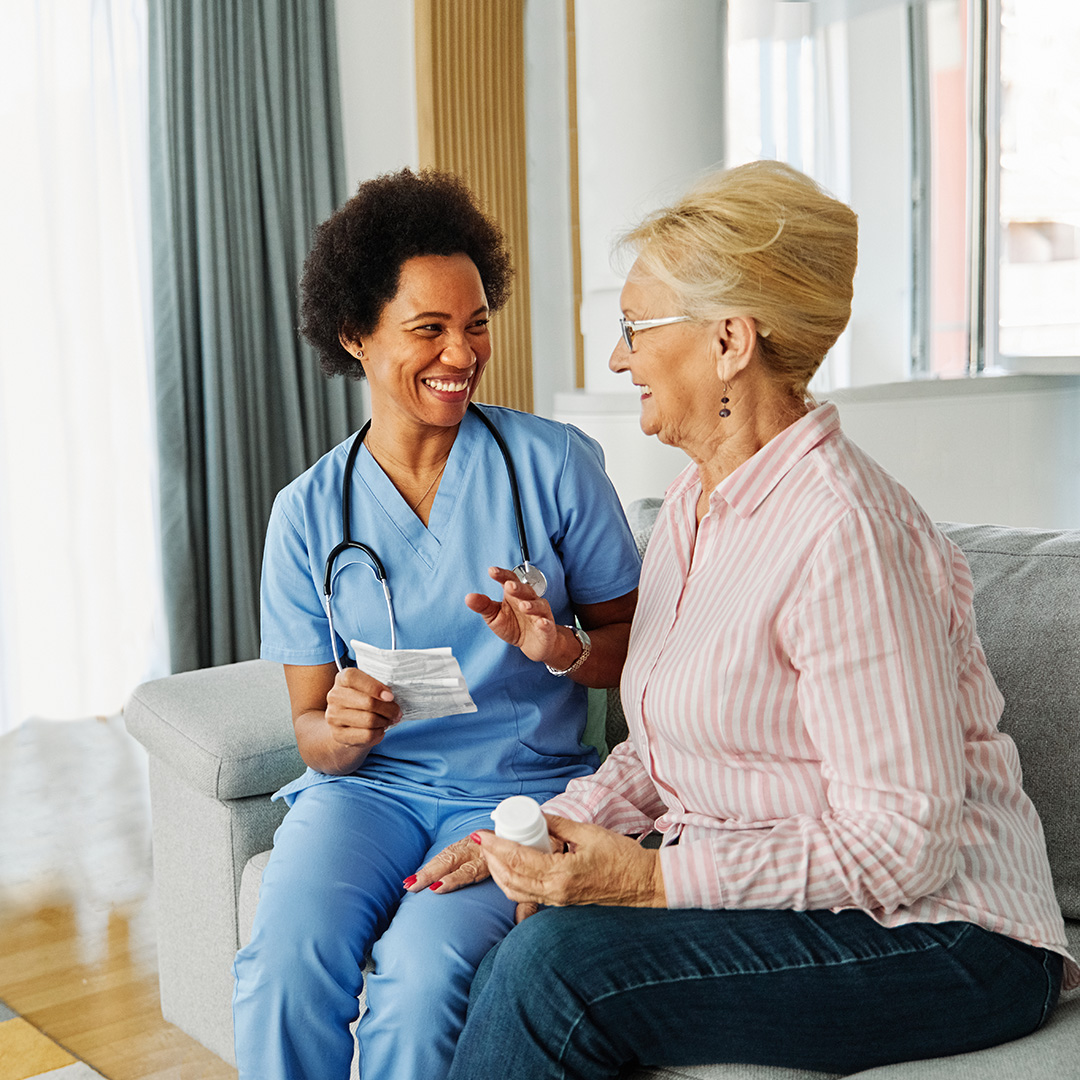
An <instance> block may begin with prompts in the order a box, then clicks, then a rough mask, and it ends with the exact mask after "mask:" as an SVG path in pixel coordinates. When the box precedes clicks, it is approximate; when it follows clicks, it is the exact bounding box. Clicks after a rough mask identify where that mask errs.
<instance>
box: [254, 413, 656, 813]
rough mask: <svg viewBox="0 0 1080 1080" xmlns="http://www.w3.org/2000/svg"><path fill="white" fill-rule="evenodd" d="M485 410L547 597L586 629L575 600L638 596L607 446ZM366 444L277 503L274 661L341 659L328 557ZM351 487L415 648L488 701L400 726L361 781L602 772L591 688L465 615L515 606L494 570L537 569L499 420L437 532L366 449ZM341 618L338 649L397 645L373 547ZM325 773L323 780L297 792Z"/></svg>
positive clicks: (406, 642) (339, 454)
mask: <svg viewBox="0 0 1080 1080" xmlns="http://www.w3.org/2000/svg"><path fill="white" fill-rule="evenodd" d="M483 408H484V411H485V413H486V414H487V415H488V417H489V418H490V419H491V420H492V421H493V423H494V424H495V425H496V427H497V428H498V429H499V432H500V434H501V435H502V437H503V439H504V440H505V442H506V444H507V447H508V448H509V451H510V456H511V459H512V460H513V462H514V467H515V470H516V473H517V480H518V486H519V489H520V493H521V506H522V513H523V514H524V517H525V530H526V537H527V539H528V544H529V555H530V560H531V561H532V562H533V563H534V564H535V565H537V566H538V567H539V568H540V569H541V570H543V572H544V574H545V575H546V577H547V581H548V588H547V592H546V594H545V597H544V599H545V600H547V601H548V602H549V603H550V604H551V609H552V612H553V613H554V616H555V621H556V622H558V623H563V624H572V623H573V621H574V615H573V608H572V605H573V604H579V605H580V604H595V603H600V602H602V601H605V600H612V599H615V598H616V597H619V596H623V595H625V594H626V593H628V592H630V591H631V590H633V589H634V588H636V587H637V583H638V575H639V572H640V568H641V564H640V559H639V557H638V554H637V548H636V546H635V544H634V539H633V536H632V535H631V532H630V528H629V526H628V525H627V523H626V518H625V515H624V514H623V510H622V506H621V505H620V503H619V499H618V496H617V495H616V493H615V489H614V488H613V487H612V485H611V481H610V480H609V479H608V477H607V474H606V472H605V471H604V458H603V451H602V450H601V449H600V446H599V444H597V443H596V442H595V441H594V440H593V439H591V438H589V437H588V436H587V435H585V434H583V433H582V432H581V431H579V430H578V429H577V428H574V427H571V426H569V425H566V424H560V423H556V422H555V421H552V420H545V419H543V418H541V417H537V416H532V415H530V414H528V413H520V412H515V411H513V410H510V409H501V408H496V407H494V406H490V405H486V406H483ZM351 442H352V439H351V438H350V439H348V440H346V441H345V442H343V443H341V444H340V445H339V446H337V447H335V448H334V449H333V450H331V451H330V452H329V453H328V454H326V455H325V456H324V457H322V458H321V459H320V460H319V461H318V462H316V463H315V465H313V466H312V467H311V468H310V469H308V470H307V472H305V473H303V474H302V475H301V476H299V477H298V478H297V479H296V480H294V481H293V482H292V483H291V484H289V486H288V487H286V488H285V489H283V490H282V491H281V493H280V494H279V495H278V497H277V499H276V500H275V502H274V508H273V512H272V514H271V517H270V524H269V527H268V530H267V537H266V548H265V553H264V557H263V574H262V652H261V655H262V657H263V659H266V660H275V661H278V662H279V663H283V664H298V665H315V664H326V663H331V662H332V661H333V659H334V656H333V652H332V650H331V647H330V636H329V630H328V627H327V621H326V615H325V613H324V611H323V606H322V583H323V575H324V571H325V564H326V556H327V554H328V553H329V552H330V550H331V549H332V548H333V547H334V546H335V545H336V544H338V543H339V542H340V540H341V484H342V478H343V473H344V470H345V459H346V456H347V454H348V450H349V445H350V444H351ZM351 483H352V521H351V531H352V539H354V540H358V541H360V542H362V543H364V544H367V545H368V546H369V547H371V548H373V549H374V550H375V552H376V553H377V554H378V556H379V558H380V559H381V560H382V562H383V565H384V566H385V567H386V574H387V579H388V582H389V586H390V592H391V595H392V597H393V603H394V615H395V622H396V624H397V634H398V641H397V644H398V647H399V648H405V649H422V648H431V647H434V646H445V645H449V646H450V647H451V648H452V649H453V651H454V655H455V657H457V660H458V662H459V664H460V665H461V670H462V673H463V674H464V676H465V681H466V682H467V684H468V686H469V692H470V693H471V695H472V698H473V701H474V702H475V703H476V706H477V711H476V712H475V713H465V714H462V715H457V716H449V717H439V718H436V719H432V720H412V721H405V722H402V723H400V724H398V725H396V726H395V727H393V728H391V729H389V730H388V731H387V733H386V736H385V738H384V739H383V741H382V742H381V743H380V744H379V745H378V746H376V747H375V748H374V749H373V750H372V751H371V752H370V753H369V754H368V756H367V758H366V759H365V760H364V762H363V764H362V765H361V766H360V768H359V769H358V770H357V773H356V775H357V776H360V777H364V778H367V779H370V780H372V781H376V782H394V783H397V784H405V785H406V786H412V787H417V788H419V789H422V790H425V791H431V790H432V789H433V788H436V789H439V790H441V791H444V792H445V793H446V794H447V795H461V796H466V797H486V796H489V795H490V796H503V795H512V794H518V793H524V794H528V793H530V792H546V791H551V790H561V788H562V787H563V786H565V784H566V783H567V782H568V781H569V780H570V779H571V778H572V777H574V776H581V775H585V774H587V773H589V772H592V771H593V770H594V769H595V768H596V766H597V764H598V761H597V757H596V753H595V751H594V750H592V749H591V748H587V747H585V746H583V745H582V743H581V736H582V733H583V731H584V726H585V714H586V691H585V688H584V687H581V686H578V685H577V684H576V683H574V682H573V681H572V680H571V679H568V678H560V677H558V676H554V675H551V674H550V673H549V672H548V671H547V669H546V668H545V666H544V665H543V664H540V663H536V662H535V661H532V660H529V659H528V658H527V657H526V656H525V655H524V654H523V653H522V652H521V651H520V650H519V649H517V648H515V647H512V646H509V645H507V644H506V643H505V642H503V641H501V640H500V639H499V638H497V637H496V636H495V635H494V634H493V633H492V632H491V631H490V630H489V629H488V628H487V626H486V625H485V623H484V621H483V619H482V618H481V617H480V616H479V615H477V614H476V613H475V612H473V611H470V610H469V609H468V608H467V607H466V606H465V594H466V593H469V592H483V593H486V594H487V595H489V596H496V595H498V592H497V586H496V584H495V582H493V581H492V580H491V578H490V577H489V576H488V567H490V566H502V567H506V568H512V567H514V566H516V565H517V564H518V563H519V562H521V548H520V544H519V542H518V535H517V527H516V524H515V520H514V508H513V500H512V497H511V494H510V482H509V479H508V477H507V473H506V465H505V463H504V461H503V457H502V454H501V453H500V452H499V448H498V446H497V444H496V443H495V440H494V438H493V437H492V435H491V433H490V432H489V431H488V430H487V429H486V428H485V427H484V425H483V423H482V422H481V421H480V420H479V419H477V417H475V416H473V415H472V414H471V413H466V415H465V417H464V419H463V420H462V422H461V427H460V429H459V431H458V436H457V439H456V440H455V442H454V446H453V448H452V450H451V452H450V457H449V459H448V460H447V463H446V469H445V472H444V473H443V478H442V481H441V483H440V484H439V489H438V491H437V493H436V495H435V501H434V504H433V505H432V508H431V513H430V515H429V521H428V525H427V527H425V526H424V524H423V522H422V521H421V520H420V519H419V518H418V517H417V516H416V515H415V514H414V513H413V512H412V511H411V510H410V509H409V507H408V505H407V504H406V503H405V501H404V500H403V499H402V497H401V495H400V494H399V493H398V491H397V489H396V488H395V487H394V485H393V484H392V483H391V482H390V480H389V478H388V477H387V476H386V474H385V473H384V472H383V471H382V469H381V468H380V467H379V466H378V464H377V463H376V462H375V460H374V458H372V456H371V455H370V454H369V453H368V451H367V449H366V447H361V449H360V452H359V453H358V455H357V457H356V463H355V466H354V470H353V476H352V481H351ZM333 607H334V628H335V630H336V631H337V633H338V634H339V635H340V638H339V642H338V647H339V652H344V651H345V650H346V648H347V643H348V641H349V640H350V639H352V638H358V639H359V640H361V641H365V642H368V643H369V644H372V645H377V646H380V647H381V648H389V646H390V628H389V621H388V617H387V612H386V602H385V599H384V596H383V591H382V586H381V585H380V584H379V582H378V580H377V579H376V577H375V574H374V572H373V571H372V570H371V569H370V564H369V563H368V561H367V559H366V558H365V556H364V555H363V554H362V553H360V552H357V551H353V550H349V551H346V552H343V553H342V554H341V555H340V556H339V557H338V559H337V562H336V563H335V571H334V581H333ZM341 639H344V640H341ZM349 652H350V654H351V648H350V649H349ZM325 779H329V778H328V777H325V776H324V775H323V774H320V773H316V772H314V771H313V770H310V769H309V770H308V772H307V773H306V774H305V775H304V776H303V777H301V778H300V779H299V780H297V781H294V783H293V784H290V785H288V787H287V788H284V789H282V792H281V794H283V795H286V796H289V795H292V794H295V792H296V791H297V790H300V789H301V788H303V787H306V786H309V785H310V784H312V783H318V782H321V781H322V780H325ZM553 780H554V781H556V783H552V781H553Z"/></svg>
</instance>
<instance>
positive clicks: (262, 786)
mask: <svg viewBox="0 0 1080 1080" xmlns="http://www.w3.org/2000/svg"><path fill="white" fill-rule="evenodd" d="M124 722H125V723H126V725H127V728H128V731H130V732H131V734H132V735H134V736H135V738H136V739H138V740H139V742H141V743H142V744H143V746H145V747H146V749H147V751H148V752H149V753H150V754H151V755H152V756H154V757H156V758H159V759H160V760H161V761H162V762H163V763H165V764H167V765H168V766H169V767H170V768H171V769H173V770H174V771H175V773H176V774H177V775H178V776H180V777H182V778H183V779H184V780H185V781H186V782H187V783H188V784H190V785H191V786H192V787H193V788H195V789H196V790H197V791H199V792H201V793H202V794H204V795H208V796H210V797H211V798H214V799H242V798H246V797H248V796H251V795H266V794H268V793H270V792H273V791H276V790H277V789H278V788H279V787H281V786H282V785H284V784H287V783H288V782H289V781H290V780H292V779H294V778H295V777H297V776H299V775H300V774H301V773H302V772H303V771H304V763H303V761H302V760H301V758H300V754H299V751H298V750H297V749H296V738H295V736H294V734H293V727H292V715H291V710H290V707H289V694H288V690H287V688H286V686H285V676H284V673H283V672H282V669H281V665H280V664H273V663H270V662H269V661H267V660H249V661H246V662H243V663H239V664H226V665H223V666H221V667H214V668H205V669H203V670H201V671H187V672H183V673H182V674H179V675H169V676H168V677H167V678H164V679H155V680H154V681H153V682H147V683H143V684H142V685H141V686H139V687H137V688H136V690H135V692H134V693H133V694H132V696H131V700H130V701H129V702H128V704H127V705H126V706H125V708H124Z"/></svg>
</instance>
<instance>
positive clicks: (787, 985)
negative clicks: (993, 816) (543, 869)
mask: <svg viewBox="0 0 1080 1080" xmlns="http://www.w3.org/2000/svg"><path fill="white" fill-rule="evenodd" d="M1061 975H1062V958H1061V957H1060V956H1059V955H1057V954H1056V953H1051V952H1048V951H1046V950H1044V949H1036V948H1033V947H1031V946H1028V945H1023V944H1021V943H1019V942H1016V941H1012V940H1011V939H1009V938H1006V937H1003V936H1001V935H999V934H994V933H991V932H990V931H988V930H983V929H981V928H979V927H977V926H974V925H972V924H971V923H963V922H950V923H941V924H937V925H931V924H927V923H916V924H912V925H909V926H902V927H898V928H896V929H891V930H887V929H885V928H884V927H882V926H879V925H878V923H876V922H875V921H874V920H873V919H872V918H870V916H869V915H866V914H865V913H863V912H861V911H842V912H838V913H832V912H828V911H807V912H798V911H703V910H699V909H688V910H665V911H657V910H651V909H643V908H618V907H577V908H574V907H571V908H550V909H546V910H543V911H541V912H539V913H538V914H537V915H534V916H533V917H532V918H530V919H527V920H526V921H525V922H523V923H522V924H521V925H520V926H517V927H515V928H514V930H513V931H512V933H510V934H509V935H508V936H507V937H506V938H505V939H504V940H503V942H502V943H501V944H500V945H498V946H496V948H495V949H493V950H492V953H491V955H489V956H488V957H487V958H486V959H485V961H484V963H483V965H482V966H481V968H480V970H479V972H478V973H477V976H476V979H475V981H474V983H473V991H472V1000H471V1002H470V1006H469V1019H468V1023H467V1024H466V1026H465V1030H464V1032H463V1033H462V1035H461V1039H460V1040H459V1042H458V1048H457V1053H456V1056H455V1057H454V1065H453V1068H452V1070H451V1072H450V1077H451V1080H602V1078H604V1077H616V1076H618V1075H620V1068H621V1067H622V1066H623V1065H626V1064H629V1063H631V1062H640V1063H641V1064H645V1065H673V1066H679V1065H693V1064H707V1063H710V1062H729V1063H736V1062H738V1063H750V1064H760V1065H778V1066H787V1067H789V1068H797V1069H811V1070H814V1069H816V1070H820V1071H822V1072H827V1073H840V1074H842V1075H845V1076H846V1075H848V1074H850V1073H852V1072H858V1071H860V1070H862V1069H868V1068H873V1067H874V1066H877V1065H883V1064H886V1063H891V1062H899V1061H908V1060H913V1059H918V1058H928V1057H939V1056H942V1055H945V1054H958V1053H962V1052H965V1051H971V1050H978V1049H981V1048H983V1047H988V1046H995V1045H997V1044H998V1043H1003V1042H1007V1041H1008V1040H1010V1039H1015V1038H1019V1037H1020V1036H1021V1035H1026V1034H1028V1033H1029V1032H1032V1031H1034V1030H1035V1029H1036V1028H1037V1027H1039V1026H1040V1025H1041V1024H1042V1023H1043V1022H1044V1021H1045V1020H1046V1018H1047V1016H1048V1015H1049V1013H1050V1011H1051V1009H1052V1008H1053V1007H1054V1003H1055V1002H1056V1000H1057V996H1058V991H1059V990H1060V987H1061Z"/></svg>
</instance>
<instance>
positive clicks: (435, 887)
mask: <svg viewBox="0 0 1080 1080" xmlns="http://www.w3.org/2000/svg"><path fill="white" fill-rule="evenodd" d="M441 886H442V882H441V881H436V882H435V884H434V885H429V886H428V888H429V889H430V890H431V891H432V892H434V891H435V890H436V889H438V888H440V887H441Z"/></svg>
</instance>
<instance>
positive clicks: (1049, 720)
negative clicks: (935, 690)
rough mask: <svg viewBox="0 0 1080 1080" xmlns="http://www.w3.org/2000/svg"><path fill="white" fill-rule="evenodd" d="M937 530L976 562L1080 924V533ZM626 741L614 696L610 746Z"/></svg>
mask: <svg viewBox="0 0 1080 1080" xmlns="http://www.w3.org/2000/svg"><path fill="white" fill-rule="evenodd" d="M660 503H661V500H660V499H639V500H637V501H636V502H634V503H632V504H631V505H630V507H629V508H628V509H627V518H628V519H629V522H630V527H631V529H632V530H633V533H634V537H635V539H636V540H637V542H638V550H639V551H641V552H642V553H644V551H645V547H646V545H647V544H648V541H649V537H650V536H651V534H652V528H653V524H654V523H655V520H656V514H657V512H658V510H659V509H660ZM939 527H940V528H941V530H942V532H944V533H945V535H946V536H948V537H949V538H950V539H951V540H952V541H953V542H954V543H956V544H957V545H958V546H959V547H960V548H961V549H962V550H963V552H964V554H965V555H966V556H967V560H968V563H969V565H970V566H971V572H972V576H973V578H974V581H975V621H976V627H977V629H978V633H979V637H980V639H981V640H982V644H983V649H984V650H985V652H986V658H987V660H988V661H989V664H990V670H991V671H992V672H993V674H994V678H995V680H996V681H997V684H998V687H999V689H1000V690H1001V692H1002V694H1003V695H1004V697H1005V712H1004V714H1003V716H1002V718H1001V730H1002V731H1007V732H1008V733H1009V735H1010V736H1012V738H1013V739H1014V740H1015V742H1016V745H1017V748H1018V750H1019V752H1020V761H1021V764H1022V766H1023V770H1024V789H1025V791H1027V793H1028V795H1029V796H1030V797H1031V800H1032V802H1033V803H1034V804H1035V808H1036V809H1037V810H1038V811H1039V816H1040V817H1041V818H1042V822H1043V830H1044V832H1045V834H1046V846H1047V852H1048V854H1049V856H1050V867H1051V870H1052V871H1053V874H1054V887H1055V890H1056V892H1057V899H1058V903H1059V904H1060V905H1061V910H1062V911H1063V912H1064V913H1065V915H1066V916H1068V917H1070V918H1080V532H1048V531H1043V530H1038V529H1014V528H1009V527H1007V526H1002V525H958V524H952V523H948V522H942V523H939ZM625 737H626V721H625V719H624V718H623V714H622V708H621V705H620V703H619V698H618V693H617V692H616V691H612V692H611V694H610V700H609V706H608V723H607V739H608V745H609V746H614V745H615V744H616V743H618V742H621V741H622V739H624V738H625Z"/></svg>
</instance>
